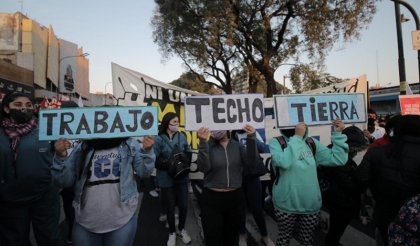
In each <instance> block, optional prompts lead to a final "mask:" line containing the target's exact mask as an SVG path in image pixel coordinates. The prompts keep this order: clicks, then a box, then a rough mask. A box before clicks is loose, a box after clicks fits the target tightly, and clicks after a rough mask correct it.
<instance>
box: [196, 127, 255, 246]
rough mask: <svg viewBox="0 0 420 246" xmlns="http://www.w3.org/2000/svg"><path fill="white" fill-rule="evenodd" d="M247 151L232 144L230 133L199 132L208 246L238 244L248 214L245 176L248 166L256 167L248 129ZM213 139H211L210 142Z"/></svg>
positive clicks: (251, 129)
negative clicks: (246, 212)
mask: <svg viewBox="0 0 420 246" xmlns="http://www.w3.org/2000/svg"><path fill="white" fill-rule="evenodd" d="M243 130H244V131H245V133H246V134H247V138H246V148H245V147H244V146H243V145H241V144H240V143H239V142H238V141H235V140H231V139H229V137H228V132H227V131H212V132H211V137H210V131H209V129H208V128H204V127H202V128H200V129H199V130H198V132H197V133H198V138H199V139H200V144H199V151H198V159H197V165H198V170H199V171H201V172H203V173H204V190H203V193H202V198H201V199H202V200H201V203H202V207H201V214H202V216H201V218H202V219H201V221H202V225H203V231H204V239H205V243H206V246H231V245H237V243H238V237H239V235H238V231H239V228H240V225H241V221H242V216H243V214H244V213H245V194H244V191H243V189H242V178H243V177H242V173H243V169H244V167H245V166H249V167H251V166H252V165H255V163H257V158H259V155H258V149H257V144H256V138H255V128H254V127H253V126H251V125H245V127H244V128H243ZM209 137H210V139H209Z"/></svg>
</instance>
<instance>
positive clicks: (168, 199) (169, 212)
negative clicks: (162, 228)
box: [160, 182, 188, 233]
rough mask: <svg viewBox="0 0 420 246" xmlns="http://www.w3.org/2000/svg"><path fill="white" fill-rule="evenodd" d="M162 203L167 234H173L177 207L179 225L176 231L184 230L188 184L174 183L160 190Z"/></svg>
mask: <svg viewBox="0 0 420 246" xmlns="http://www.w3.org/2000/svg"><path fill="white" fill-rule="evenodd" d="M160 190H161V197H162V203H163V204H165V212H166V218H167V220H168V225H169V232H170V233H174V232H175V231H176V229H175V207H176V206H178V211H179V223H178V229H179V230H180V231H181V230H182V229H184V226H185V221H186V219H187V210H188V183H186V182H182V183H176V182H175V183H174V185H173V186H172V187H168V188H161V189H160Z"/></svg>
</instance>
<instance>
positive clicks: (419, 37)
mask: <svg viewBox="0 0 420 246" xmlns="http://www.w3.org/2000/svg"><path fill="white" fill-rule="evenodd" d="M411 38H412V40H413V49H414V50H420V30H417V31H412V32H411Z"/></svg>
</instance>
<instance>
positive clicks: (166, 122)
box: [159, 112, 178, 134]
mask: <svg viewBox="0 0 420 246" xmlns="http://www.w3.org/2000/svg"><path fill="white" fill-rule="evenodd" d="M175 117H178V115H177V114H175V113H172V112H169V113H166V114H165V116H163V119H162V122H160V126H159V134H164V133H166V130H167V129H168V126H169V121H171V120H172V119H173V118H175Z"/></svg>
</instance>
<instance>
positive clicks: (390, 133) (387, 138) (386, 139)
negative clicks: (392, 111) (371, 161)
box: [369, 114, 401, 149]
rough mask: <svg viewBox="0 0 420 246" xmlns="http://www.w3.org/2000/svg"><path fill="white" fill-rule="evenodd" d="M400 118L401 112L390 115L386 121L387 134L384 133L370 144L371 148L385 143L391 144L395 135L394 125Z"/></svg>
mask: <svg viewBox="0 0 420 246" xmlns="http://www.w3.org/2000/svg"><path fill="white" fill-rule="evenodd" d="M400 118H401V114H396V115H393V116H390V117H389V118H388V119H387V120H386V123H385V135H383V136H382V137H381V138H379V139H376V140H375V141H374V142H373V143H371V144H369V149H370V148H374V147H378V146H381V145H384V144H389V143H390V142H391V139H392V138H393V137H394V126H395V124H397V122H398V120H399V119H400Z"/></svg>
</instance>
